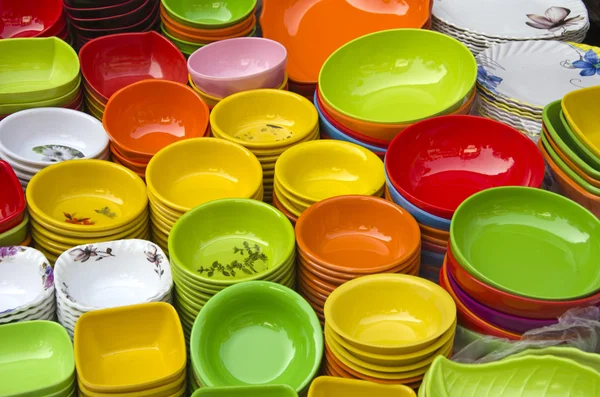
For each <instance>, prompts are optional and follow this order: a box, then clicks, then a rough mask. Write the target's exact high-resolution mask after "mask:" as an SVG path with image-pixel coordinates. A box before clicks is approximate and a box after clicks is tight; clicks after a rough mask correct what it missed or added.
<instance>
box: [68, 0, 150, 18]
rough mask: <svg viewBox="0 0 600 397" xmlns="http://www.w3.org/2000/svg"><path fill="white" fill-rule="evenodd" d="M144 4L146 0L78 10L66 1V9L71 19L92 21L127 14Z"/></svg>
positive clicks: (129, 0) (120, 2)
mask: <svg viewBox="0 0 600 397" xmlns="http://www.w3.org/2000/svg"><path fill="white" fill-rule="evenodd" d="M144 2H145V0H126V1H122V0H121V1H119V3H118V4H114V5H106V6H99V7H95V8H78V7H71V6H70V5H69V4H68V3H67V1H65V4H64V7H65V10H66V11H67V13H68V14H69V16H70V17H71V18H73V17H74V18H82V19H91V18H105V17H112V16H115V15H122V14H126V13H128V12H130V11H133V10H135V9H136V8H138V7H139V6H140V5H142V4H143V3H144Z"/></svg>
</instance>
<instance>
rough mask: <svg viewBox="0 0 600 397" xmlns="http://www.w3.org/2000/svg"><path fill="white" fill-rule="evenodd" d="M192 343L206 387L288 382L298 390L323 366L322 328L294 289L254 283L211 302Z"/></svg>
mask: <svg viewBox="0 0 600 397" xmlns="http://www.w3.org/2000/svg"><path fill="white" fill-rule="evenodd" d="M190 345H191V349H190V355H191V358H192V364H193V366H194V369H195V371H196V375H197V376H198V378H199V380H200V382H201V383H202V384H203V385H205V386H207V387H222V386H247V385H256V384H263V385H264V384H284V385H288V386H290V387H292V388H293V389H294V390H296V392H298V393H300V392H302V391H303V390H304V389H306V388H307V387H308V385H309V384H310V382H311V380H312V379H313V378H314V376H315V375H316V373H317V371H318V369H319V366H320V365H321V358H322V355H323V330H322V329H321V324H320V323H319V319H318V318H317V315H316V314H315V311H314V310H313V309H312V307H311V306H310V305H309V304H308V302H306V301H305V300H304V299H303V298H302V297H301V296H300V295H298V294H297V293H296V292H294V291H293V290H291V289H289V288H287V287H284V286H282V285H279V284H275V283H271V282H268V281H250V282H245V283H240V284H236V285H233V286H231V287H228V288H226V289H224V290H223V291H221V292H219V293H218V294H217V295H215V296H214V297H213V298H212V299H210V300H209V301H208V303H207V304H206V305H205V306H204V307H203V308H202V310H201V311H200V314H199V315H198V317H197V318H196V321H195V322H194V328H193V329H192V338H191V341H190Z"/></svg>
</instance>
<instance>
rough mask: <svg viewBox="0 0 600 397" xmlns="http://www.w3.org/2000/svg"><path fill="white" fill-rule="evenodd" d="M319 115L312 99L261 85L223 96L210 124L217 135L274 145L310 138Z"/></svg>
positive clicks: (254, 144)
mask: <svg viewBox="0 0 600 397" xmlns="http://www.w3.org/2000/svg"><path fill="white" fill-rule="evenodd" d="M274 114H276V115H277V117H275V118H274V117H273V115H274ZM318 117H319V116H318V114H317V111H316V109H315V107H314V106H313V105H312V104H311V103H310V101H309V100H307V99H306V98H304V97H302V96H300V95H298V94H294V93H292V92H288V91H282V90H276V89H261V90H252V91H246V92H240V93H237V94H234V95H231V96H229V97H227V98H225V99H223V100H221V101H220V102H219V103H218V104H217V105H216V106H215V107H214V109H213V110H212V112H211V114H210V126H211V129H212V132H213V134H214V135H215V136H216V137H220V138H226V139H229V140H232V141H234V142H236V143H239V144H241V145H244V146H246V147H249V148H257V149H260V148H263V149H273V148H280V147H282V146H289V145H291V144H293V143H297V142H299V141H301V140H303V139H305V138H307V137H308V136H309V135H311V133H312V132H314V130H315V127H316V126H317V124H318Z"/></svg>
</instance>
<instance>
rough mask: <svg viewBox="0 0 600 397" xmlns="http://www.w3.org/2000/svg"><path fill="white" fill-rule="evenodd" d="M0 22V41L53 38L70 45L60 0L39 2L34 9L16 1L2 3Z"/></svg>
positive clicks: (10, 0)
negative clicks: (0, 23) (0, 21)
mask: <svg viewBox="0 0 600 397" xmlns="http://www.w3.org/2000/svg"><path fill="white" fill-rule="evenodd" d="M0 20H2V22H3V23H2V25H1V26H0V39H12V38H25V37H52V36H55V37H57V38H59V39H61V40H63V41H65V42H67V43H69V44H72V38H71V36H70V34H69V26H68V24H67V18H66V14H65V12H64V11H63V3H62V0H40V1H38V2H36V7H31V6H30V4H27V3H24V2H22V1H18V0H7V1H3V2H2V8H1V9H0Z"/></svg>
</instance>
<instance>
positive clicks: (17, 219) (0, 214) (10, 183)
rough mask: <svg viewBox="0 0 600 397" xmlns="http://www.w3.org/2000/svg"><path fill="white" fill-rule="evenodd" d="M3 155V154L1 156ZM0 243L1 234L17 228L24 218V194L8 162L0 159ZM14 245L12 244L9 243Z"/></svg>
mask: <svg viewBox="0 0 600 397" xmlns="http://www.w3.org/2000/svg"><path fill="white" fill-rule="evenodd" d="M2 157H4V156H2ZM0 183H1V184H2V195H1V196H0V209H1V210H0V243H4V241H3V239H2V235H3V234H4V233H6V232H8V231H10V230H12V229H15V228H17V227H18V226H19V225H20V224H21V222H23V220H24V219H25V216H26V215H27V214H26V211H25V206H26V202H25V195H24V194H23V188H22V187H21V184H20V183H19V179H17V175H16V174H15V172H14V171H13V169H12V167H11V166H10V163H8V162H6V161H3V160H0ZM9 245H14V244H9Z"/></svg>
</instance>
